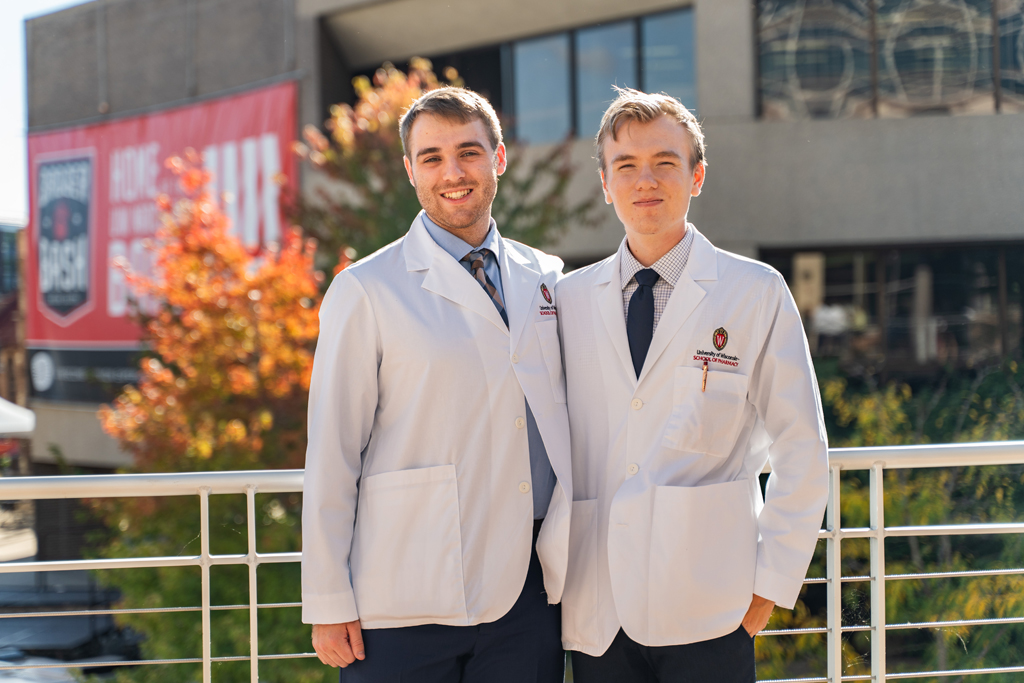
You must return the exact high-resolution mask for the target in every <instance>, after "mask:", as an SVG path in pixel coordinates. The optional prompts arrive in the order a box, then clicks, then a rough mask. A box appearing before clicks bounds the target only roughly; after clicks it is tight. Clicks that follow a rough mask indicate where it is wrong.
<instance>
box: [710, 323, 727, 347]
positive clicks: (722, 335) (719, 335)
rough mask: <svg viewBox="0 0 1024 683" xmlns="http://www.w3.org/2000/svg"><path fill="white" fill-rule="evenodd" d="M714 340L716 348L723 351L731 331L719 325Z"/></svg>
mask: <svg viewBox="0 0 1024 683" xmlns="http://www.w3.org/2000/svg"><path fill="white" fill-rule="evenodd" d="M712 341H713V342H714V344H715V348H716V349H718V350H719V351H721V350H722V349H724V348H725V345H726V344H727V343H728V342H729V333H728V332H726V331H725V328H724V327H719V328H718V329H717V330H715V334H714V336H713V337H712Z"/></svg>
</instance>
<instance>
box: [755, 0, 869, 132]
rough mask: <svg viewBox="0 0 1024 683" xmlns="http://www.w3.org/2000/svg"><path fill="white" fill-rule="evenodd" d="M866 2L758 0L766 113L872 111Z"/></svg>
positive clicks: (850, 114) (785, 116) (786, 116)
mask: <svg viewBox="0 0 1024 683" xmlns="http://www.w3.org/2000/svg"><path fill="white" fill-rule="evenodd" d="M870 25H871V22H870V14H869V8H868V5H867V2H866V1H864V2H861V1H858V0H849V1H847V2H831V1H826V0H807V1H806V2H804V1H803V0H759V2H758V32H759V39H760V40H759V42H760V68H761V83H760V87H761V109H762V115H763V116H764V118H769V119H797V118H855V117H865V116H870V115H871V114H872V109H871V106H872V104H871V99H872V88H871V57H870V51H871V41H870Z"/></svg>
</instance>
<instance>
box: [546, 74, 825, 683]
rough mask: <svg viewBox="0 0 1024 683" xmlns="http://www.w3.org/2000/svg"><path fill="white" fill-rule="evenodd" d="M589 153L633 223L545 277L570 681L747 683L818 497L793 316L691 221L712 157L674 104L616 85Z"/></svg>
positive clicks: (785, 597)
mask: <svg viewBox="0 0 1024 683" xmlns="http://www.w3.org/2000/svg"><path fill="white" fill-rule="evenodd" d="M597 153H598V159H599V160H600V175H601V182H602V186H603V188H604V193H605V200H606V201H607V202H608V203H610V204H612V205H614V207H615V212H616V214H617V215H618V217H619V219H620V220H621V221H622V224H623V226H624V227H625V231H626V236H625V239H623V241H622V244H621V245H620V247H619V250H618V252H617V253H616V254H614V255H613V256H611V257H609V258H607V259H605V260H604V261H601V262H599V263H597V264H595V265H592V266H589V267H587V268H582V269H580V270H577V271H574V272H572V273H570V274H569V275H568V276H566V277H565V278H563V279H562V280H561V281H560V282H559V285H558V289H557V295H558V299H559V305H560V306H559V331H560V333H561V339H562V344H563V348H564V349H565V372H566V387H567V392H568V406H569V428H570V437H571V444H572V464H573V476H574V489H573V491H574V497H573V504H572V523H571V531H570V539H569V547H570V556H569V569H568V574H567V577H566V585H565V591H564V593H563V595H562V641H563V645H564V646H565V648H566V649H568V650H572V662H573V674H574V680H575V681H576V683H604V682H607V683H631V682H637V683H640V682H643V683H648V682H650V683H654V682H657V683H684V682H685V683H753V682H754V680H755V675H754V646H753V637H754V635H755V634H756V633H757V632H758V631H759V630H761V629H762V628H764V626H765V624H766V623H767V621H768V618H769V616H770V615H771V612H772V608H773V606H774V605H775V604H779V605H782V606H784V607H793V605H794V603H795V602H796V599H797V596H798V594H799V592H800V588H801V585H802V580H803V577H804V574H805V572H806V570H807V565H808V563H809V562H810V559H811V553H812V551H813V549H814V544H815V542H816V540H817V536H818V529H819V528H820V524H821V519H822V513H823V511H824V508H825V502H826V498H827V477H828V461H827V454H828V450H827V443H826V436H825V428H824V424H823V420H822V413H821V403H820V399H819V397H818V391H817V385H816V383H815V378H814V371H813V368H812V366H811V360H810V355H809V353H808V349H807V343H806V339H805V338H804V333H803V328H802V325H801V321H800V315H799V313H798V312H797V310H796V306H795V305H794V303H793V299H792V297H791V296H790V295H789V290H788V289H787V287H786V283H785V282H784V281H783V279H782V277H781V276H780V275H779V274H778V273H777V272H775V271H774V270H772V269H771V268H769V267H768V266H766V265H764V264H762V263H758V262H756V261H752V260H749V259H745V258H742V257H739V256H736V255H734V254H730V253H728V252H725V251H722V250H720V249H717V248H716V247H714V246H713V245H712V244H711V242H709V241H708V239H707V238H706V237H704V236H703V235H702V234H700V233H699V232H698V231H697V229H696V228H695V227H694V226H693V225H692V224H689V223H687V220H686V217H687V212H688V210H689V206H690V200H691V199H692V198H694V197H697V196H698V195H699V194H700V190H701V187H702V186H703V184H704V181H705V167H706V163H705V158H704V140H703V134H702V133H701V131H700V126H699V125H698V124H697V121H696V119H695V118H694V117H693V115H692V114H691V113H690V112H689V111H687V110H686V108H685V107H683V105H682V104H680V103H679V102H678V101H676V100H673V99H672V98H670V97H668V96H667V95H649V94H646V93H641V92H637V91H635V90H621V91H620V94H619V97H618V99H616V101H615V102H614V103H613V104H612V105H611V107H609V109H608V111H607V112H606V113H605V116H604V119H603V120H602V123H601V131H600V133H598V136H597ZM766 463H770V464H771V468H772V473H771V476H770V478H769V480H768V486H767V489H766V493H765V496H764V498H762V494H761V488H760V485H759V479H758V477H759V475H760V473H761V471H762V470H763V469H764V466H765V464H766Z"/></svg>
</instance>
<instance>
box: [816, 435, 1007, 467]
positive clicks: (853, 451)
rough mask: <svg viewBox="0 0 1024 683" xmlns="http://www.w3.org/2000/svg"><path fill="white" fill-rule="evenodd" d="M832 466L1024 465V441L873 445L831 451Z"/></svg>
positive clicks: (830, 461)
mask: <svg viewBox="0 0 1024 683" xmlns="http://www.w3.org/2000/svg"><path fill="white" fill-rule="evenodd" d="M828 459H829V463H830V464H831V465H839V467H840V469H843V470H869V469H871V466H872V465H874V464H875V463H876V462H881V463H882V464H883V466H884V467H885V469H889V470H893V469H911V468H918V467H962V466H964V465H965V464H967V463H970V465H971V466H972V467H973V466H984V465H1020V464H1024V441H985V442H981V443H947V444H923V445H917V446H871V447H866V448H830V449H829V451H828Z"/></svg>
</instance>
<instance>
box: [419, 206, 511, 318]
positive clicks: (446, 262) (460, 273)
mask: <svg viewBox="0 0 1024 683" xmlns="http://www.w3.org/2000/svg"><path fill="white" fill-rule="evenodd" d="M502 246H504V245H502ZM402 251H403V252H404V254H405V265H406V268H407V269H408V270H409V272H413V271H421V270H425V271H427V274H426V276H425V277H424V278H423V284H422V285H420V286H421V287H423V289H425V290H427V291H429V292H433V293H434V294H437V295H439V296H443V297H444V298H446V299H448V300H449V301H452V302H454V303H456V304H459V305H460V306H464V307H466V308H468V309H470V310H472V311H474V312H476V313H479V314H480V315H482V316H483V317H485V318H487V320H489V321H490V322H491V323H492V324H493V325H495V326H496V327H497V328H499V329H501V330H504V331H505V332H506V333H507V332H508V329H509V328H507V327H505V321H504V320H502V319H501V315H500V314H499V313H498V309H496V308H495V307H494V304H493V303H492V302H491V299H490V297H488V296H487V293H486V292H485V291H484V289H483V287H481V286H480V284H479V283H478V282H477V281H476V280H474V279H473V276H472V275H470V274H469V272H468V271H467V270H466V269H465V268H463V267H462V265H461V264H460V263H459V262H458V261H456V260H455V259H454V258H452V257H451V255H450V254H449V253H448V252H446V251H445V250H444V249H442V248H441V247H440V245H438V243H437V242H435V241H434V238H432V237H431V236H430V233H428V232H427V228H426V226H424V225H423V213H422V212H420V215H417V216H416V219H415V220H414V221H413V222H412V227H410V228H409V233H408V234H407V235H406V236H405V243H404V244H403V245H402ZM501 251H502V252H503V253H504V252H507V251H508V250H507V249H504V248H503V249H501ZM502 260H503V257H502V256H501V255H499V258H498V262H499V263H501V261H502ZM501 270H502V278H504V277H505V274H506V273H507V271H508V269H507V266H505V265H503V266H502V267H501ZM506 296H508V295H507V293H506ZM506 314H508V305H507V304H506ZM510 322H511V318H510Z"/></svg>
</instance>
